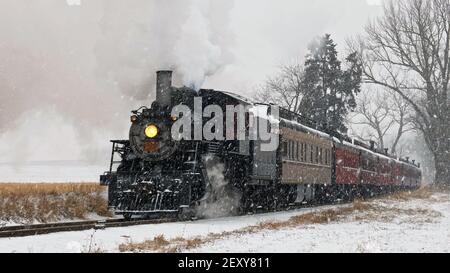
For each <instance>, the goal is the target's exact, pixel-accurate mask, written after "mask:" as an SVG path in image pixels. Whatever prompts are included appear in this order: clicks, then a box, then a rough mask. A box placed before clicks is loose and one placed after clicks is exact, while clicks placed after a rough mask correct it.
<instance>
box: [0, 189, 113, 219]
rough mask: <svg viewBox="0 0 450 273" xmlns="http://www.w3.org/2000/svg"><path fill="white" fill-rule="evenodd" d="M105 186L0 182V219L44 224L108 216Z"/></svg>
mask: <svg viewBox="0 0 450 273" xmlns="http://www.w3.org/2000/svg"><path fill="white" fill-rule="evenodd" d="M105 196H106V188H105V187H102V186H100V185H98V184H94V183H51V184H49V183H42V184H41V183H0V222H7V223H8V222H9V223H35V222H39V223H47V222H53V221H58V220H65V219H85V218H86V217H87V216H88V215H90V214H97V215H99V216H109V215H110V213H109V211H108V205H107V201H106V198H105Z"/></svg>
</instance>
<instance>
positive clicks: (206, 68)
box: [0, 0, 374, 162]
mask: <svg viewBox="0 0 450 273" xmlns="http://www.w3.org/2000/svg"><path fill="white" fill-rule="evenodd" d="M337 10H339V12H336V11H337ZM373 11H374V8H373V7H369V6H368V5H367V3H366V0H341V1H335V0H317V1H310V0H283V1H273V0H246V1H236V0H214V1H207V0H130V1H123V0H89V1H88V0H39V1H28V0H2V1H0V161H11V160H15V161H18V162H21V161H24V160H47V159H81V158H82V159H89V160H91V161H103V162H104V161H107V160H108V157H109V151H108V150H109V149H110V146H109V143H108V141H107V140H108V139H122V138H124V137H126V136H127V130H128V126H129V124H128V123H127V120H128V117H127V116H128V115H129V113H130V110H131V109H135V108H138V107H139V106H141V105H144V104H145V105H148V104H150V102H151V100H152V99H153V91H154V88H155V87H154V85H155V84H154V82H155V71H156V70H159V69H174V70H176V74H175V75H174V76H175V82H174V83H175V85H187V86H190V87H194V88H199V87H200V86H202V84H203V82H204V84H203V87H206V88H216V89H220V90H229V91H234V92H237V93H243V94H245V93H246V94H249V93H250V92H249V91H250V90H251V89H252V87H253V86H255V85H257V84H259V83H261V82H262V81H264V79H265V78H266V77H267V76H268V75H271V74H272V73H274V72H275V71H276V70H277V69H278V65H279V64H281V63H284V62H286V61H288V60H290V59H292V58H296V57H302V56H304V54H305V53H306V45H307V44H308V43H309V42H310V41H311V40H312V39H313V38H314V37H315V36H317V35H321V34H323V33H325V32H328V33H332V34H333V36H334V38H335V41H337V42H338V44H339V45H344V40H345V38H346V37H348V36H349V35H353V34H356V33H358V32H359V31H361V30H362V26H363V25H364V24H365V23H366V21H367V18H368V15H369V14H371V13H373Z"/></svg>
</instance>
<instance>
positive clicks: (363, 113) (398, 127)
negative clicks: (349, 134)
mask: <svg viewBox="0 0 450 273" xmlns="http://www.w3.org/2000/svg"><path fill="white" fill-rule="evenodd" d="M352 119H353V121H352V123H353V124H354V125H361V126H362V128H361V129H362V130H359V131H356V130H353V135H354V136H355V137H356V138H358V139H360V140H362V141H364V142H369V141H375V142H377V143H378V148H380V149H385V148H388V147H390V149H391V153H392V154H395V155H399V154H398V153H397V147H398V145H399V142H400V139H401V138H402V136H403V135H404V134H405V133H406V132H408V131H411V130H413V128H414V127H413V123H412V120H411V110H410V107H409V105H408V104H407V103H406V102H405V101H404V100H402V99H401V98H399V97H398V95H397V94H392V93H389V92H381V91H375V90H372V89H367V90H366V91H364V92H362V93H361V94H360V95H359V96H358V98H357V107H356V109H355V111H354V114H353V118H352ZM391 134H392V135H393V136H394V138H393V141H392V143H387V142H388V135H391Z"/></svg>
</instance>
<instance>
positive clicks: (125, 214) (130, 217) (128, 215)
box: [123, 213, 133, 221]
mask: <svg viewBox="0 0 450 273" xmlns="http://www.w3.org/2000/svg"><path fill="white" fill-rule="evenodd" d="M123 218H124V219H125V220H126V221H131V219H133V213H124V214H123Z"/></svg>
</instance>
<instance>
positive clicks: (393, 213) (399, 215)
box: [119, 190, 442, 252]
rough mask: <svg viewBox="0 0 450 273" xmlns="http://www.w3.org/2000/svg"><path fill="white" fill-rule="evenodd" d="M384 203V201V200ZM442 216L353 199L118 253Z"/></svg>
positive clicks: (421, 195)
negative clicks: (354, 223) (342, 224)
mask: <svg viewBox="0 0 450 273" xmlns="http://www.w3.org/2000/svg"><path fill="white" fill-rule="evenodd" d="M431 195H432V193H431V194H430V193H429V192H428V190H424V191H422V190H419V191H417V192H411V193H400V194H398V195H397V196H395V197H388V199H389V198H392V199H394V200H397V201H403V200H410V199H425V198H427V197H428V198H429V197H431ZM385 200H386V199H385ZM441 216H442V215H441V213H439V212H438V211H434V210H431V209H423V208H421V209H408V208H400V207H398V206H391V205H387V204H383V202H379V200H373V201H361V200H356V201H355V202H353V203H352V204H351V205H348V206H341V207H338V208H330V209H322V210H317V211H313V212H308V213H304V214H300V215H296V216H293V217H291V218H290V219H288V220H286V221H277V222H273V221H271V222H262V223H259V224H258V225H253V226H248V227H245V228H242V229H238V230H234V231H226V232H222V233H210V234H208V235H207V236H197V237H193V238H182V237H177V238H174V239H170V240H168V239H166V238H165V237H164V236H163V235H159V236H157V237H155V238H154V239H153V240H147V241H144V242H142V243H133V242H128V243H124V244H121V245H120V246H119V250H120V251H121V252H143V251H153V252H181V251H184V250H189V249H193V248H198V247H200V246H201V245H204V244H207V243H213V242H214V241H216V240H221V239H225V238H227V237H231V236H242V235H246V234H251V233H257V232H261V231H271V230H280V229H286V228H305V227H307V226H309V225H317V224H328V223H333V222H340V221H343V220H352V221H361V222H370V221H381V222H392V221H394V220H397V221H399V222H408V223H414V224H423V223H430V222H432V221H434V219H435V218H438V217H441Z"/></svg>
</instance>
